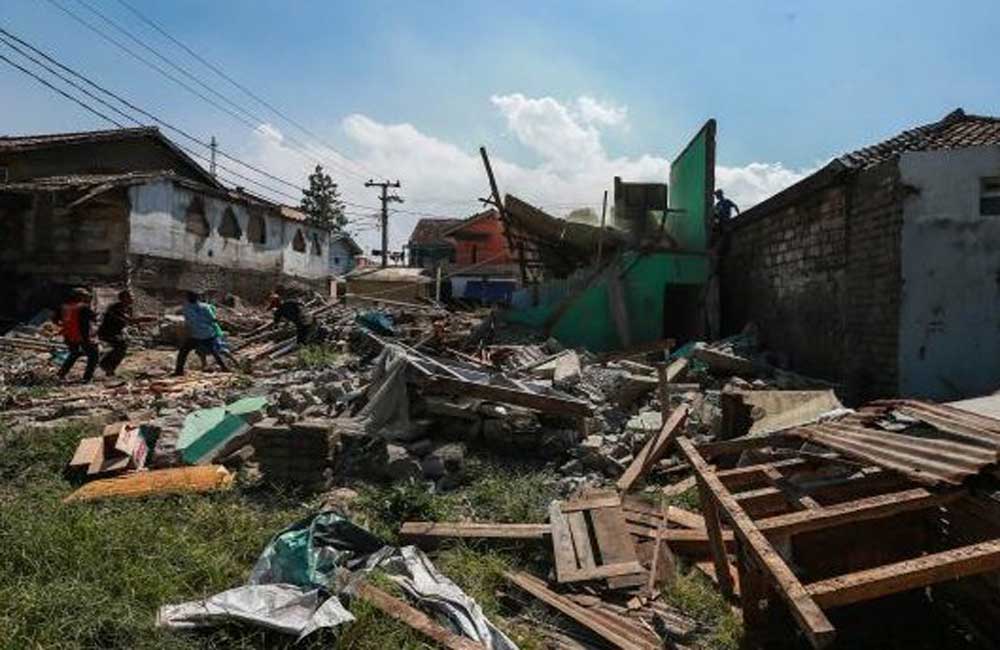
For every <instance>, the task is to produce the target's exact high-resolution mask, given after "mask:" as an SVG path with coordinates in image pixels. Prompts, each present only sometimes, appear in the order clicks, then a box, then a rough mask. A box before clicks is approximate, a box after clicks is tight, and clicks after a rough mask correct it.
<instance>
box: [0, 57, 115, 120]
mask: <svg viewBox="0 0 1000 650" xmlns="http://www.w3.org/2000/svg"><path fill="white" fill-rule="evenodd" d="M0 60H3V61H4V62H6V63H8V64H9V65H12V66H13V67H15V68H17V69H18V70H20V71H21V72H23V73H24V74H26V75H29V76H31V77H33V78H34V79H35V80H36V81H38V82H39V83H41V84H44V85H46V86H48V87H49V88H51V89H52V90H54V91H55V92H57V93H59V94H60V95H62V96H63V97H65V98H66V99H68V100H70V101H71V102H74V103H76V104H79V105H80V106H82V107H83V108H85V109H87V110H88V111H90V112H91V113H93V114H94V115H96V116H98V117H100V118H103V119H105V120H107V121H108V122H111V123H112V124H114V125H115V126H117V127H118V128H121V129H123V128H125V125H123V124H121V123H119V122H116V121H115V120H113V119H111V118H110V117H108V116H107V115H105V114H104V113H102V112H100V111H99V110H97V109H95V108H92V107H91V106H89V105H88V104H86V103H84V102H81V101H80V100H79V99H77V98H76V97H73V96H72V95H70V94H69V93H66V92H63V91H62V90H60V89H59V88H56V87H55V86H53V85H52V84H50V83H49V82H48V81H46V80H44V79H42V78H41V77H39V76H38V75H36V74H35V73H33V72H31V71H30V70H28V69H27V68H24V67H22V66H20V65H18V64H16V63H14V62H13V61H11V60H10V59H8V58H7V57H6V56H4V55H3V54H0Z"/></svg>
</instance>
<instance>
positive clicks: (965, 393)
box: [873, 146, 1000, 399]
mask: <svg viewBox="0 0 1000 650" xmlns="http://www.w3.org/2000/svg"><path fill="white" fill-rule="evenodd" d="M899 170H900V175H901V180H902V182H903V183H904V185H909V186H912V187H914V188H916V189H917V191H918V193H916V194H912V195H910V196H908V197H906V198H905V199H904V201H903V231H902V243H901V245H902V277H903V294H902V307H901V312H900V336H899V383H900V386H899V388H900V392H901V394H902V395H905V396H911V395H915V396H923V397H930V398H934V399H957V398H961V397H969V396H974V395H980V394H984V393H988V392H992V391H993V390H996V389H997V388H998V387H1000V217H997V216H980V214H979V196H980V179H981V178H983V177H986V176H1000V147H996V146H992V147H971V148H968V149H958V150H953V151H930V152H914V153H905V154H903V155H902V157H901V158H900V163H899ZM873 370H874V371H876V372H877V368H876V369H873Z"/></svg>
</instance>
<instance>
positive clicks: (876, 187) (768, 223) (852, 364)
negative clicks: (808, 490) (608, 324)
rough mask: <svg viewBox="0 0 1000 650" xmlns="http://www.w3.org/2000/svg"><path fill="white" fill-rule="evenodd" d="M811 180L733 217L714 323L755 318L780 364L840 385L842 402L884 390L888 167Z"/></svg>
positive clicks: (887, 383)
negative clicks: (785, 196)
mask: <svg viewBox="0 0 1000 650" xmlns="http://www.w3.org/2000/svg"><path fill="white" fill-rule="evenodd" d="M813 185H814V187H811V188H809V187H807V188H804V191H801V192H798V193H795V190H791V192H793V194H792V196H793V197H794V198H791V199H789V200H787V201H771V202H768V203H765V204H763V205H762V206H761V207H760V209H754V210H751V211H748V212H747V215H746V217H743V218H741V220H738V221H736V222H735V223H734V224H733V229H732V231H731V232H730V233H729V235H728V241H727V242H726V244H725V245H724V248H723V251H722V254H721V261H720V273H721V281H722V288H721V300H722V320H723V331H724V332H725V333H733V332H736V331H739V330H740V329H742V328H743V327H744V326H745V325H746V324H747V323H748V322H753V323H756V324H757V325H758V327H759V331H760V336H761V340H762V342H763V344H764V346H765V347H766V348H767V349H769V350H772V351H773V352H775V353H776V356H777V357H778V361H779V362H781V363H783V364H787V365H788V367H789V368H791V369H793V370H796V371H798V372H801V373H803V374H808V375H812V376H816V377H821V378H824V379H828V380H831V381H836V382H841V383H843V384H844V385H845V388H846V389H847V390H846V393H845V397H846V398H847V399H849V400H858V399H868V398H870V397H874V396H883V395H893V394H894V393H895V389H896V345H897V332H898V314H899V297H900V292H899V287H900V284H899V229H900V223H901V221H900V219H901V214H902V212H901V202H900V201H898V200H897V199H896V187H897V186H898V171H897V167H896V165H895V163H892V164H887V165H884V166H882V167H878V168H875V169H874V170H870V171H865V172H862V173H860V174H857V175H848V176H839V177H831V180H830V182H828V183H822V184H815V183H814V184H813ZM795 194H797V196H796V195H795ZM769 204H770V205H769ZM771 206H773V207H771Z"/></svg>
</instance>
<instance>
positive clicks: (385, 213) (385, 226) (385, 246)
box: [365, 179, 403, 268]
mask: <svg viewBox="0 0 1000 650" xmlns="http://www.w3.org/2000/svg"><path fill="white" fill-rule="evenodd" d="M365 187H381V188H382V195H381V196H380V197H379V200H381V201H382V268H385V267H387V266H389V203H390V202H392V201H395V202H396V203H402V202H403V199H401V198H400V197H399V196H397V195H395V194H389V193H388V191H389V188H390V187H400V184H399V181H398V180H397V181H396V182H395V183H390V182H389V181H382V182H381V183H376V182H375V181H373V180H371V179H369V180H368V182H367V183H365Z"/></svg>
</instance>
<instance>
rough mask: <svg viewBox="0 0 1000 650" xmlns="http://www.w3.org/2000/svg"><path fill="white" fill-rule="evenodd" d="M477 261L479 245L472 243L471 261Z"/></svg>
mask: <svg viewBox="0 0 1000 650" xmlns="http://www.w3.org/2000/svg"><path fill="white" fill-rule="evenodd" d="M478 261H479V247H478V246H476V245H475V244H473V245H472V263H473V264H475V263H476V262H478Z"/></svg>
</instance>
